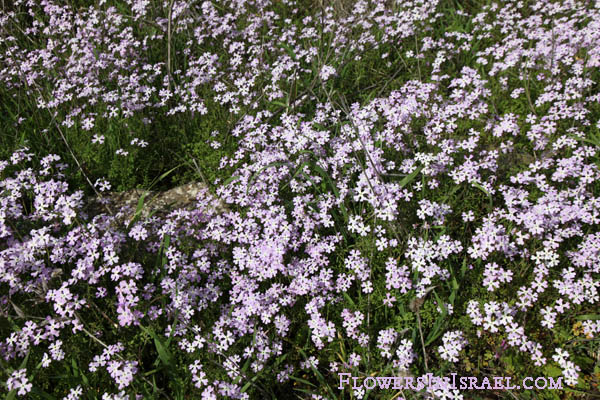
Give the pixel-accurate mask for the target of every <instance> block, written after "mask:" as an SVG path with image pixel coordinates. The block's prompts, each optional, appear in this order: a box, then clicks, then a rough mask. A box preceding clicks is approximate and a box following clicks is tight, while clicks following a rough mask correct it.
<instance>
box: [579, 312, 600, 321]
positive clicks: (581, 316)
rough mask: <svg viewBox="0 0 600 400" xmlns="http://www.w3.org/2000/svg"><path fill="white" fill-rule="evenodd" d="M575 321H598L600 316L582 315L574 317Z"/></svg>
mask: <svg viewBox="0 0 600 400" xmlns="http://www.w3.org/2000/svg"><path fill="white" fill-rule="evenodd" d="M575 319H576V320H578V321H584V320H588V319H589V320H594V321H595V320H598V319H600V314H584V315H579V316H577V317H575Z"/></svg>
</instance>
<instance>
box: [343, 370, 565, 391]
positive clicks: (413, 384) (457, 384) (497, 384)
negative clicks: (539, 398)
mask: <svg viewBox="0 0 600 400" xmlns="http://www.w3.org/2000/svg"><path fill="white" fill-rule="evenodd" d="M338 375H339V376H340V385H339V386H338V389H340V390H342V389H343V388H344V387H345V386H348V387H351V388H352V389H355V390H356V389H361V388H365V389H367V390H372V389H376V388H377V389H382V390H383V389H394V390H404V389H406V390H422V389H425V388H427V389H430V390H438V389H450V390H455V389H460V390H473V389H475V390H504V389H513V390H514V389H516V390H520V389H526V390H528V389H562V388H563V385H562V377H558V378H556V379H555V378H551V377H543V376H540V377H530V376H529V377H526V378H524V379H523V380H522V381H521V382H520V383H518V382H511V377H508V376H494V377H483V378H478V377H475V376H460V377H458V376H457V374H456V373H452V374H450V376H444V377H439V376H434V375H433V374H431V373H429V374H427V375H423V376H419V377H412V376H367V377H359V376H352V375H351V374H349V373H339V374H338Z"/></svg>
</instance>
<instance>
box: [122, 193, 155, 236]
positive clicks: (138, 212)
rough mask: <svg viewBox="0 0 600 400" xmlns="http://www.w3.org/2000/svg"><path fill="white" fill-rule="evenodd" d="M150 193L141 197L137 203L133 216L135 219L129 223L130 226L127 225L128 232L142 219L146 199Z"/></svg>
mask: <svg viewBox="0 0 600 400" xmlns="http://www.w3.org/2000/svg"><path fill="white" fill-rule="evenodd" d="M148 193H150V192H144V193H143V194H142V195H141V196H140V199H139V200H138V203H137V207H136V208H135V213H134V214H133V218H131V221H129V224H127V230H129V229H131V226H132V225H133V224H135V223H136V222H137V221H138V220H139V219H140V215H141V214H142V208H144V199H145V198H146V196H148Z"/></svg>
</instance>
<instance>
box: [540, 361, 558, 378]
mask: <svg viewBox="0 0 600 400" xmlns="http://www.w3.org/2000/svg"><path fill="white" fill-rule="evenodd" d="M544 373H545V375H547V376H549V377H551V378H556V377H558V376H561V375H562V370H561V369H560V368H558V367H556V366H554V365H549V364H548V365H546V367H545V368H544Z"/></svg>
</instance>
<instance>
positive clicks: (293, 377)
mask: <svg viewBox="0 0 600 400" xmlns="http://www.w3.org/2000/svg"><path fill="white" fill-rule="evenodd" d="M290 379H293V380H295V381H298V382H301V383H304V384H305V385H310V386H312V387H317V386H316V385H314V384H312V383H310V382H309V381H307V380H305V379H302V378H297V377H295V376H290ZM297 390H301V389H297Z"/></svg>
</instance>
